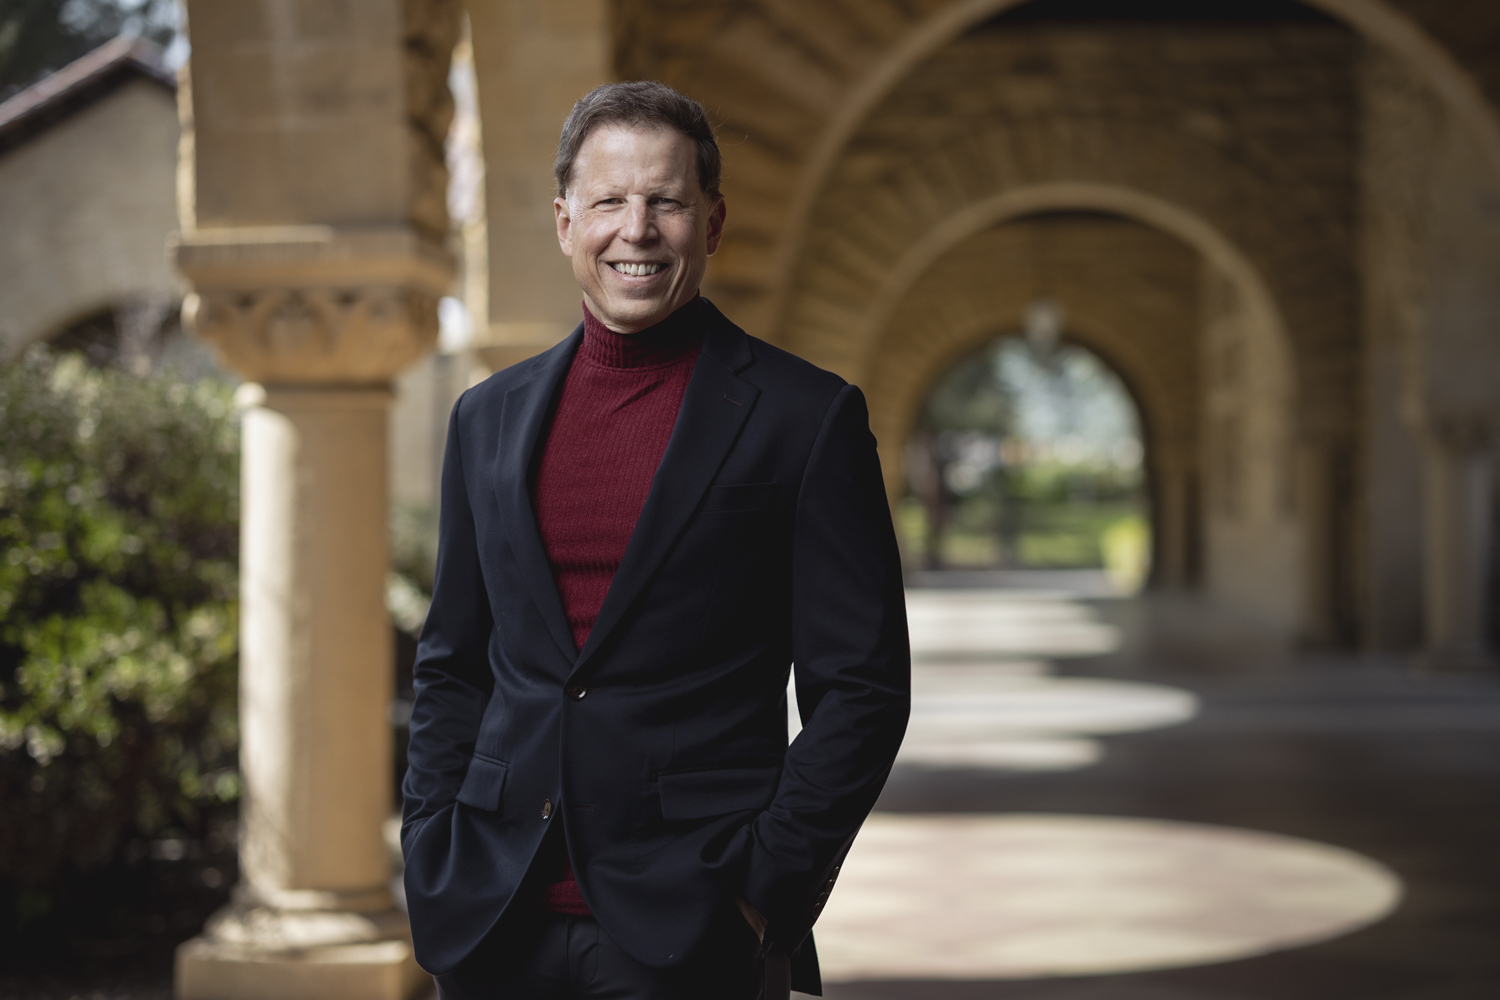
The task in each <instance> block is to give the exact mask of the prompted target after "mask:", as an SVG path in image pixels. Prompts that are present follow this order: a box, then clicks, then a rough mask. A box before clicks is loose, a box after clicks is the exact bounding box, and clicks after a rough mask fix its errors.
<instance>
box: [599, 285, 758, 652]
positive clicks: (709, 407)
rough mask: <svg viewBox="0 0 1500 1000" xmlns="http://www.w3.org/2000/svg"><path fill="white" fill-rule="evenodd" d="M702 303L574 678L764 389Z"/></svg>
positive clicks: (742, 341)
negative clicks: (650, 472) (663, 433)
mask: <svg viewBox="0 0 1500 1000" xmlns="http://www.w3.org/2000/svg"><path fill="white" fill-rule="evenodd" d="M703 304H704V306H706V310H705V311H706V312H707V313H708V315H707V317H706V318H707V321H708V330H707V331H706V332H705V334H704V338H703V347H702V349H701V350H700V351H699V353H698V363H697V365H696V366H695V367H694V369H693V376H692V378H691V379H690V380H689V381H688V387H687V391H686V392H685V393H684V394H683V397H682V409H681V410H679V411H678V414H677V423H676V425H675V426H674V427H673V429H672V437H671V439H670V440H669V441H668V442H667V450H666V452H665V453H664V454H663V455H662V459H661V465H659V466H658V467H657V470H656V475H655V476H654V477H653V478H652V480H651V492H650V493H649V494H648V495H647V497H646V504H645V506H644V507H642V508H641V516H640V518H639V519H638V520H637V521H636V525H635V531H634V533H633V534H631V536H630V544H629V545H627V546H626V548H625V555H624V557H623V558H622V559H621V561H620V568H619V569H617V570H616V571H615V578H614V580H613V582H611V583H610V586H609V592H608V593H607V594H606V595H605V598H604V606H603V607H602V608H600V610H599V617H598V618H597V619H596V620H595V622H594V627H593V629H591V630H590V632H589V637H588V641H587V642H585V643H584V646H583V649H582V650H581V651H580V652H579V654H578V659H577V661H576V662H575V664H574V672H575V673H576V672H577V671H578V670H579V669H581V668H582V667H583V665H584V664H585V663H586V662H587V661H588V659H589V658H590V657H591V656H592V655H593V654H594V651H595V650H597V649H598V648H599V647H600V645H602V644H603V643H604V641H605V640H606V639H608V638H609V633H610V632H612V631H613V630H614V629H615V627H616V626H617V625H619V623H620V619H621V618H622V617H624V615H625V612H626V611H627V610H628V609H629V607H630V605H631V604H632V603H634V601H635V598H636V596H637V595H638V594H639V593H640V591H641V588H642V587H644V586H645V585H646V582H647V581H648V580H649V579H650V578H651V575H652V574H653V573H654V572H655V571H656V568H657V566H658V565H660V563H661V561H662V559H663V558H664V557H665V556H666V554H667V550H668V549H669V548H671V546H672V543H673V542H674V541H676V539H677V536H678V535H679V534H680V533H681V532H682V529H683V528H684V527H685V526H686V525H687V521H688V518H689V517H691V516H692V514H693V511H694V510H695V509H697V506H698V502H699V500H701V499H702V497H703V494H704V492H706V491H707V489H708V487H709V484H710V483H711V482H712V481H713V478H714V475H715V474H716V473H717V472H718V471H719V466H720V465H721V464H723V461H724V456H725V455H727V454H728V453H729V449H730V448H731V447H732V446H733V445H734V442H735V439H736V438H738V437H739V433H740V428H741V427H743V426H744V424H745V420H746V419H747V418H748V417H749V416H750V411H751V409H753V408H754V406H755V400H756V398H757V397H758V396H759V395H760V390H759V389H757V388H756V387H755V386H753V385H751V384H750V383H749V382H746V381H745V380H744V379H742V378H740V377H739V376H738V375H736V374H735V372H737V371H740V370H742V369H744V368H745V367H747V366H748V365H749V364H750V363H751V361H752V360H753V358H752V356H751V354H750V345H749V338H748V337H747V336H746V335H745V334H744V333H743V332H742V331H741V330H740V329H739V328H738V327H735V326H734V325H733V324H731V323H730V322H729V321H728V320H727V319H725V318H724V316H723V314H722V313H720V312H719V311H718V310H717V309H714V308H713V306H712V305H711V304H709V303H708V302H707V300H703Z"/></svg>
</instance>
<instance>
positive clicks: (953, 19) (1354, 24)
mask: <svg viewBox="0 0 1500 1000" xmlns="http://www.w3.org/2000/svg"><path fill="white" fill-rule="evenodd" d="M1027 2H1028V0H956V2H953V3H951V4H948V5H946V6H943V7H940V8H938V9H937V10H935V11H933V12H932V13H931V14H929V15H928V16H927V17H926V18H925V20H923V21H921V22H920V23H918V24H915V25H913V26H911V28H910V29H909V30H908V31H907V32H906V33H905V34H904V35H903V36H901V37H900V38H899V40H897V41H896V42H895V44H892V45H891V46H890V47H889V48H888V49H886V50H885V51H884V52H882V53H881V56H880V57H879V58H877V59H874V60H872V61H871V64H870V65H869V66H867V67H865V68H864V72H863V73H862V75H860V76H859V77H858V78H857V79H856V80H854V81H852V82H851V83H850V85H849V86H848V87H847V88H846V89H845V91H844V93H843V95H842V100H841V101H839V102H838V103H837V105H836V106H835V107H834V108H832V109H831V111H830V113H829V114H828V115H827V119H826V124H825V126H824V127H823V129H822V130H821V131H820V132H819V133H818V137H817V140H816V142H815V143H814V144H813V146H812V147H811V149H810V150H809V152H808V153H807V155H806V156H805V158H804V159H803V161H802V164H801V168H800V170H799V172H798V180H797V183H796V185H795V187H794V188H793V191H794V195H793V200H792V202H791V204H790V205H789V206H788V208H787V209H786V213H785V218H786V222H785V224H784V225H783V226H782V227H781V229H780V233H779V237H778V239H777V240H776V244H775V248H774V250H773V252H772V257H773V264H772V274H773V275H774V277H773V278H772V280H771V282H770V292H771V296H772V302H771V304H770V305H769V307H768V309H767V313H768V316H769V317H770V322H771V327H770V331H769V332H770V333H771V335H772V336H774V335H775V333H776V332H779V330H780V329H781V324H782V322H783V320H784V318H785V316H786V311H787V308H788V295H789V291H790V287H791V283H792V275H793V273H794V270H795V268H796V266H797V262H798V261H799V259H800V258H801V256H802V254H803V252H804V250H805V237H806V234H807V229H808V225H809V223H810V220H811V218H812V215H813V211H814V208H815V205H816V201H817V199H818V197H819V196H820V195H821V194H822V193H823V191H824V189H825V188H826V186H827V184H828V181H829V180H830V178H831V176H832V174H833V171H834V169H835V167H836V166H837V163H838V160H839V158H840V156H841V155H843V153H844V151H845V150H846V149H847V147H848V145H849V143H850V142H851V141H852V140H853V138H854V136H855V134H856V133H857V132H858V130H859V128H860V127H861V126H862V125H863V124H864V122H865V121H866V120H867V119H868V118H869V116H870V115H871V114H872V113H873V112H874V110H875V109H876V108H877V107H878V106H879V104H880V103H881V102H882V101H883V100H884V99H885V98H886V97H887V96H888V95H889V94H890V93H891V92H892V91H893V90H894V89H895V88H896V87H898V86H899V85H900V83H901V81H902V80H904V79H905V78H906V77H907V76H909V75H910V74H911V73H912V72H913V71H914V70H915V69H916V67H917V66H919V65H920V64H921V63H922V62H923V61H925V60H927V59H929V58H931V57H932V56H933V55H934V54H936V53H937V52H938V51H940V50H941V49H942V48H943V47H944V46H946V45H948V44H950V43H952V42H953V41H954V40H955V39H957V38H958V37H959V36H960V35H962V34H963V33H964V32H965V31H967V30H968V29H970V28H972V27H973V26H974V25H977V24H980V23H982V22H983V21H985V20H987V19H988V18H991V17H994V16H995V15H997V14H999V13H1001V12H1003V11H1005V10H1007V9H1009V8H1013V7H1019V6H1022V5H1023V4H1025V3H1027ZM1301 2H1304V3H1305V4H1306V5H1307V6H1308V7H1312V8H1315V9H1318V10H1322V11H1324V12H1326V13H1328V14H1329V15H1331V16H1333V17H1335V18H1338V19H1339V20H1341V21H1343V22H1344V23H1346V24H1347V25H1349V26H1350V27H1351V28H1353V29H1354V30H1355V31H1357V32H1359V33H1360V34H1361V35H1362V36H1363V37H1365V38H1366V39H1367V40H1368V41H1370V42H1371V43H1373V44H1375V45H1378V46H1381V47H1382V48H1385V49H1386V50H1388V51H1389V52H1390V53H1392V54H1393V55H1394V56H1395V57H1396V58H1397V59H1398V60H1399V61H1400V62H1401V63H1403V64H1404V65H1405V66H1406V67H1407V68H1408V70H1410V71H1411V72H1412V74H1413V75H1414V77H1415V78H1417V79H1419V80H1421V81H1422V82H1424V83H1425V84H1426V85H1427V86H1428V87H1430V88H1431V89H1432V91H1433V92H1434V93H1435V94H1436V95H1437V96H1438V97H1439V99H1440V100H1441V102H1442V103H1443V104H1444V105H1445V106H1446V107H1447V108H1448V109H1449V110H1450V111H1451V112H1452V113H1453V114H1454V115H1455V117H1456V118H1457V119H1458V120H1460V121H1462V122H1463V123H1464V124H1465V125H1466V126H1467V127H1468V129H1469V130H1470V131H1471V133H1472V134H1473V136H1474V137H1475V139H1476V140H1477V142H1478V143H1479V145H1480V146H1481V147H1482V149H1483V150H1484V155H1485V157H1486V159H1487V160H1488V161H1489V163H1490V166H1491V168H1492V169H1493V170H1494V171H1495V172H1496V173H1497V174H1500V116H1497V115H1496V112H1495V109H1494V107H1493V106H1492V104H1491V102H1490V100H1489V99H1488V98H1487V97H1486V95H1485V93H1484V91H1483V90H1482V89H1481V87H1480V86H1479V84H1477V83H1476V82H1475V80H1474V78H1473V77H1472V76H1471V75H1470V73H1469V72H1468V71H1467V70H1466V68H1465V67H1464V66H1462V65H1461V64H1460V63H1459V61H1458V60H1457V59H1455V58H1454V57H1453V55H1452V54H1451V53H1450V52H1449V51H1448V50H1447V49H1446V48H1444V47H1443V46H1442V45H1441V44H1439V43H1438V42H1437V41H1436V40H1435V39H1434V38H1433V37H1432V36H1431V35H1430V34H1428V32H1427V31H1425V30H1424V29H1423V27H1422V25H1421V24H1420V23H1418V22H1417V21H1415V20H1413V16H1414V15H1415V14H1416V13H1418V12H1416V11H1412V12H1403V11H1399V10H1397V9H1396V8H1395V6H1394V5H1392V4H1390V3H1388V2H1385V0H1301Z"/></svg>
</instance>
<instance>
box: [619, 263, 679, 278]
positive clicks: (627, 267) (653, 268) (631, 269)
mask: <svg viewBox="0 0 1500 1000" xmlns="http://www.w3.org/2000/svg"><path fill="white" fill-rule="evenodd" d="M609 266H610V267H612V268H614V269H615V270H616V271H619V272H620V273H621V274H628V275H630V276H631V277H632V278H643V277H645V276H646V275H648V274H655V273H656V272H657V271H660V270H661V269H662V268H664V267H666V266H667V265H665V264H627V263H625V262H624V261H621V262H619V263H616V264H611V265H609Z"/></svg>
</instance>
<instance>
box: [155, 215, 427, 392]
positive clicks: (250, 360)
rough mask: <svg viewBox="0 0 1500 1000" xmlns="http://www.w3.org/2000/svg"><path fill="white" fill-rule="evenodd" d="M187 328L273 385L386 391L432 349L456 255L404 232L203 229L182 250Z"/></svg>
mask: <svg viewBox="0 0 1500 1000" xmlns="http://www.w3.org/2000/svg"><path fill="white" fill-rule="evenodd" d="M174 250H175V257H176V262H177V266H178V268H179V269H180V270H181V271H182V273H183V274H184V275H186V276H187V278H188V279H189V280H190V281H192V283H193V287H194V291H193V293H192V294H191V295H189V296H188V298H187V300H186V302H185V303H184V305H183V320H184V322H185V323H186V324H187V325H188V326H189V327H190V328H191V329H192V330H194V331H195V332H196V333H197V334H198V335H199V336H200V337H202V338H203V339H205V340H207V341H208V342H209V343H211V344H213V345H214V347H215V348H216V349H217V350H218V352H219V354H220V356H221V358H222V360H223V362H224V364H225V365H226V366H227V367H229V368H232V369H234V370H235V371H237V372H239V373H240V374H242V375H244V376H245V377H246V378H247V379H251V380H253V381H257V382H264V383H269V384H285V383H318V384H369V383H374V382H384V381H386V380H388V379H390V378H391V377H392V376H393V375H395V374H396V373H397V372H399V371H400V370H401V369H403V368H405V367H406V366H407V365H409V364H411V363H412V362H413V361H415V360H417V359H418V358H419V357H421V356H422V355H423V354H425V353H427V352H428V351H430V350H431V349H432V346H433V344H434V343H435V342H436V340H437V332H438V320H437V301H438V299H439V298H441V297H442V296H443V295H444V294H445V293H446V292H447V291H448V289H449V288H450V286H451V284H452V281H453V274H454V268H453V262H452V260H451V259H450V258H449V257H448V255H447V254H446V253H444V252H443V251H442V250H440V249H439V248H437V247H434V246H432V245H431V244H430V243H428V242H427V241H424V240H422V239H421V238H419V237H418V236H417V235H416V234H415V233H414V232H413V231H411V230H409V229H406V228H401V227H388V228H370V229H357V230H335V229H334V228H332V227H328V226H296V227H277V228H271V229H246V228H237V229H224V230H199V231H197V232H193V233H187V234H183V235H182V237H180V238H179V240H178V242H177V244H176V246H175V247H174Z"/></svg>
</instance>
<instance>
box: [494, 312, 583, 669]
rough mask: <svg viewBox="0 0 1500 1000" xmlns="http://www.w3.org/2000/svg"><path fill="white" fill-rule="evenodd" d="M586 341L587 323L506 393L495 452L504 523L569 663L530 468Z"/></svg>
mask: <svg viewBox="0 0 1500 1000" xmlns="http://www.w3.org/2000/svg"><path fill="white" fill-rule="evenodd" d="M582 339H583V326H582V325H581V324H580V325H579V327H578V328H577V329H576V330H574V331H573V334H572V336H570V337H569V338H568V339H567V340H564V341H563V342H562V343H560V344H558V345H557V346H556V347H554V348H552V349H551V350H549V351H547V352H546V353H545V354H543V355H542V356H541V360H540V363H539V365H538V367H537V370H536V372H535V374H534V375H533V376H532V377H531V378H530V379H529V380H528V381H526V382H523V383H521V384H520V385H518V386H516V387H515V388H514V389H512V390H510V392H507V393H506V394H505V403H504V406H503V407H502V409H501V411H500V448H499V452H498V454H496V456H495V486H496V490H495V493H496V501H497V503H498V504H499V506H500V521H501V523H502V524H503V525H504V526H505V536H506V538H507V539H508V540H509V541H510V548H511V552H513V553H514V554H515V557H516V562H517V563H518V564H519V565H520V567H521V574H522V576H523V577H524V578H525V580H526V582H527V586H528V587H529V589H530V591H531V599H532V601H533V602H534V603H535V604H536V607H537V610H538V611H539V612H541V615H542V620H543V621H545V622H546V623H547V628H548V630H549V631H550V632H551V633H552V638H553V639H554V640H556V642H557V645H558V646H559V647H560V648H561V649H562V650H563V652H564V653H566V654H567V657H568V659H569V661H572V660H573V659H574V658H575V657H576V656H577V655H578V647H577V646H576V645H574V643H573V633H572V630H571V629H569V628H568V616H567V613H566V612H565V611H564V610H563V604H562V598H561V597H559V596H558V593H557V581H556V579H555V578H554V577H553V575H552V564H551V563H550V562H548V561H547V550H546V549H545V548H543V546H542V536H541V532H540V531H539V530H538V528H537V523H536V511H535V510H534V509H533V507H532V505H531V484H530V476H529V474H530V472H531V465H532V460H533V458H534V456H535V455H536V448H537V443H538V442H539V441H540V440H541V436H542V429H543V428H544V427H545V426H546V423H547V411H548V409H549V407H550V405H551V403H552V397H553V396H554V395H555V394H556V391H557V386H558V383H559V382H561V381H562V379H563V377H564V376H565V375H567V373H568V366H569V364H570V363H571V362H572V360H573V355H574V354H576V353H577V351H578V344H579V341H581V340H582Z"/></svg>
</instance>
